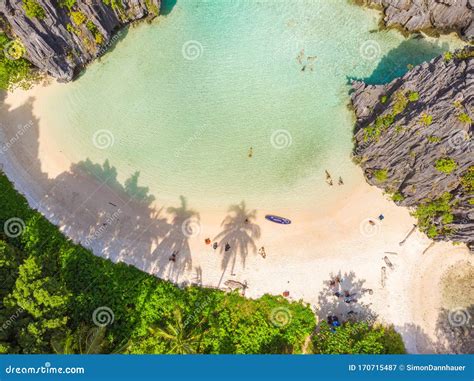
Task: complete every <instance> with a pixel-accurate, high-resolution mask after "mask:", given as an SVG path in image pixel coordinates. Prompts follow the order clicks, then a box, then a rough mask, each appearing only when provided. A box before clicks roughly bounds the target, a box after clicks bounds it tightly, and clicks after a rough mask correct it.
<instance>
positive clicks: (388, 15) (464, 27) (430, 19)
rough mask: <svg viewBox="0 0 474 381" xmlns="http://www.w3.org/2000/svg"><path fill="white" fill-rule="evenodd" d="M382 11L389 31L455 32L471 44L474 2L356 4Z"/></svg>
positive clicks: (368, 0)
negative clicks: (396, 28)
mask: <svg viewBox="0 0 474 381" xmlns="http://www.w3.org/2000/svg"><path fill="white" fill-rule="evenodd" d="M356 1H357V2H358V3H362V4H363V5H367V6H371V7H376V8H381V9H383V11H384V14H385V17H384V23H385V25H387V26H388V27H391V26H400V27H402V28H404V29H405V30H407V31H408V32H419V31H427V32H429V31H436V32H439V33H449V32H453V31H455V32H458V33H459V35H460V36H461V37H462V38H463V39H465V40H468V41H469V40H470V41H473V40H474V0H356Z"/></svg>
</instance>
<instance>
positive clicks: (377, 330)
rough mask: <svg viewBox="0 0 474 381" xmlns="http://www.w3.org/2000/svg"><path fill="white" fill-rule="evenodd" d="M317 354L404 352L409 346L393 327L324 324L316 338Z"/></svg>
mask: <svg viewBox="0 0 474 381" xmlns="http://www.w3.org/2000/svg"><path fill="white" fill-rule="evenodd" d="M312 345H313V352H314V353H317V354H389V353H390V354H403V353H405V346H404V344H403V341H402V339H401V337H400V335H399V334H398V333H397V332H396V331H395V329H394V328H393V327H391V326H390V327H383V326H380V325H375V326H372V325H370V324H368V323H364V322H358V323H351V322H347V323H344V324H343V325H342V326H340V327H337V328H335V329H331V327H330V326H329V325H328V324H327V323H326V322H322V323H321V324H320V327H319V330H318V332H317V333H315V334H314V336H313V339H312Z"/></svg>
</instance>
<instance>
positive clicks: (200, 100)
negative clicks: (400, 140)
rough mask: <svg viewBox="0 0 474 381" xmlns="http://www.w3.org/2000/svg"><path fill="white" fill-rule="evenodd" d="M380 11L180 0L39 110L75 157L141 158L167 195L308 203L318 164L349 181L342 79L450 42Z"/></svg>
mask: <svg viewBox="0 0 474 381" xmlns="http://www.w3.org/2000/svg"><path fill="white" fill-rule="evenodd" d="M378 18H379V15H378V13H376V12H373V11H367V10H364V9H362V8H359V7H356V6H353V5H351V4H349V2H346V1H345V0H314V1H303V0H300V1H296V0H295V1H291V0H285V1H279V0H275V1H257V0H256V1H248V0H240V1H237V0H236V1H230V0H229V1H221V0H219V1H218V0H216V1H211V0H207V1H197V0H196V1H194V0H178V1H177V3H176V5H175V6H174V7H173V8H172V9H171V10H170V12H169V14H167V15H166V16H162V17H160V18H158V19H157V20H156V21H155V22H153V23H152V24H145V23H143V24H140V25H139V26H137V27H133V28H131V29H130V30H129V31H128V33H127V35H126V36H125V37H124V38H122V39H121V40H120V41H119V42H118V43H117V46H116V47H115V48H114V49H113V51H111V52H109V53H108V54H106V55H105V56H104V57H103V58H102V59H101V60H100V62H96V63H94V64H92V65H91V66H90V67H89V68H88V69H87V70H86V72H85V73H84V75H82V76H81V77H80V78H79V79H78V80H77V81H75V82H73V83H70V84H66V85H61V86H60V87H58V89H57V91H55V92H54V94H52V95H51V96H50V97H48V98H47V99H41V100H38V101H39V102H40V107H41V108H42V109H43V110H50V111H48V113H47V115H46V116H45V117H44V118H43V120H42V123H44V124H45V125H46V126H47V128H48V129H49V130H50V132H49V133H50V134H52V135H53V136H54V137H55V140H56V141H57V142H58V145H59V146H60V147H62V148H63V152H67V155H68V156H69V158H70V159H71V160H72V161H73V162H79V161H81V160H85V159H86V158H90V159H91V160H92V161H93V162H95V163H103V162H104V161H105V160H106V159H107V160H109V162H110V164H111V165H113V166H115V167H116V168H117V170H118V173H119V178H120V179H121V180H122V181H123V180H124V179H125V178H127V177H128V176H129V175H130V174H132V173H133V172H135V171H140V184H141V185H146V186H149V187H150V191H151V193H152V194H153V195H154V196H155V197H156V199H157V200H158V202H162V203H164V204H176V202H177V201H178V196H179V195H184V196H186V197H187V198H188V199H189V201H190V204H191V206H194V205H198V206H200V207H208V208H212V207H216V208H222V207H224V208H226V207H227V206H228V205H229V204H231V203H236V202H240V201H241V200H246V201H247V203H248V204H250V205H251V206H252V207H260V208H265V209H269V210H271V208H272V206H274V205H275V204H279V205H280V206H281V205H287V206H288V208H290V207H291V208H302V209H304V208H307V205H308V203H314V202H316V203H317V202H318V201H317V200H320V199H326V198H327V197H329V194H330V192H331V191H330V188H329V187H328V186H327V185H326V184H325V182H324V170H325V169H328V170H330V171H331V172H332V173H333V174H334V175H335V176H336V178H337V176H339V175H341V176H342V177H343V178H344V179H345V182H346V187H345V190H344V192H347V193H350V187H351V182H352V179H353V178H354V174H355V173H356V171H358V169H357V168H356V167H355V166H354V165H353V164H352V163H351V161H350V152H351V148H352V142H351V134H352V128H353V122H354V121H353V116H352V114H351V112H350V111H349V110H348V108H347V104H348V101H349V96H348V92H349V86H348V78H367V79H368V80H369V81H370V82H372V83H381V82H385V81H387V80H390V79H392V78H394V77H395V76H396V75H400V74H403V73H404V72H405V71H406V67H407V64H417V63H419V62H421V61H423V60H426V59H429V58H432V57H434V56H436V55H437V54H439V53H440V52H441V51H443V50H445V49H447V48H448V45H446V44H444V46H442V45H441V44H440V43H439V42H438V43H436V44H434V43H430V42H427V41H424V40H410V41H407V40H406V39H405V38H404V37H403V36H401V35H400V34H399V33H398V32H395V31H383V32H378V31H376V30H377V27H378ZM57 110H61V112H60V113H59V112H57ZM98 131H99V132H98ZM98 134H102V136H100V135H98ZM94 136H95V137H96V140H95V144H94V139H93V137H94ZM110 136H112V137H113V145H111V144H108V141H107V139H108V138H110ZM101 144H103V145H104V146H105V147H106V148H105V149H100V148H98V147H97V145H99V146H100V145H101ZM250 147H252V149H253V157H252V158H249V157H248V153H249V149H250ZM102 148H104V147H102Z"/></svg>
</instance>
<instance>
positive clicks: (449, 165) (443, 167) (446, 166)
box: [435, 157, 458, 174]
mask: <svg viewBox="0 0 474 381" xmlns="http://www.w3.org/2000/svg"><path fill="white" fill-rule="evenodd" d="M457 167H458V164H457V163H456V162H455V161H454V160H453V159H451V158H450V157H444V158H441V159H438V160H436V163H435V168H436V169H437V170H438V171H440V172H443V173H447V174H449V173H451V172H453V171H454V170H455V169H456V168H457Z"/></svg>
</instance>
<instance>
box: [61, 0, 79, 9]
mask: <svg viewBox="0 0 474 381" xmlns="http://www.w3.org/2000/svg"><path fill="white" fill-rule="evenodd" d="M74 5H76V0H60V1H59V6H60V7H61V8H67V9H69V10H71V9H72V8H73V7H74Z"/></svg>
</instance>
